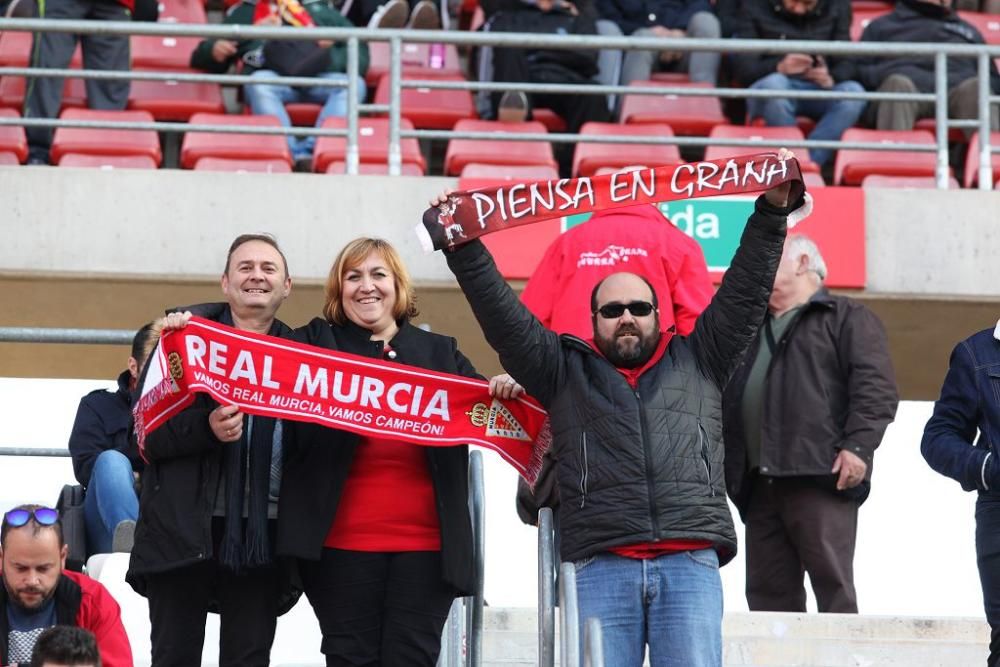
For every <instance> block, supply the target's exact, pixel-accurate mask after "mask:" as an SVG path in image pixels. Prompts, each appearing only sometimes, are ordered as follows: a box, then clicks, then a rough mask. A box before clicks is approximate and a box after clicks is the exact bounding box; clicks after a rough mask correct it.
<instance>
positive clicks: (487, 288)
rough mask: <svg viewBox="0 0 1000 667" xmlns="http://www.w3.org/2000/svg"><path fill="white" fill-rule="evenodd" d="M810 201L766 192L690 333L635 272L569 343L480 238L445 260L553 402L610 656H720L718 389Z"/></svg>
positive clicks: (560, 480)
mask: <svg viewBox="0 0 1000 667" xmlns="http://www.w3.org/2000/svg"><path fill="white" fill-rule="evenodd" d="M779 155H780V156H782V157H783V158H790V157H792V155H791V153H789V152H788V151H784V150H783V151H782V152H781V153H780V154H779ZM801 195H802V193H801V191H800V189H798V188H797V190H796V192H791V191H790V187H789V185H787V184H786V185H781V186H777V187H775V188H773V189H771V190H770V191H768V192H767V193H765V194H764V195H763V196H761V197H760V198H758V200H757V203H756V209H755V212H754V213H753V214H752V215H751V216H750V219H749V221H748V222H747V227H746V230H745V231H744V233H743V238H742V240H741V242H740V246H739V248H738V249H737V251H736V255H735V256H734V258H733V261H732V264H731V265H730V268H729V270H728V271H727V272H726V275H725V277H724V279H723V281H722V285H721V286H720V287H719V290H718V292H717V293H716V295H715V297H714V298H713V299H712V301H711V303H710V304H709V305H708V307H707V308H706V309H705V311H704V312H703V313H702V315H701V317H700V318H699V319H698V321H697V323H696V325H695V327H694V331H693V332H692V333H691V335H690V336H678V335H674V333H673V330H672V329H671V330H668V331H662V327H661V325H660V317H659V312H658V310H657V300H656V296H655V292H654V290H653V289H652V288H651V287H650V285H649V283H648V282H647V280H646V279H645V278H644V277H643V276H639V275H635V274H632V273H616V274H612V275H611V276H609V277H607V278H605V279H604V280H603V281H602V282H600V283H598V284H597V285H596V286H595V287H594V289H593V292H592V295H591V313H592V325H593V338H592V339H590V340H584V339H582V338H578V337H576V336H573V335H571V334H564V335H562V336H559V335H557V334H556V333H555V332H553V331H550V330H548V329H546V328H545V327H544V326H542V324H541V323H540V322H539V321H538V320H537V319H535V317H534V316H533V315H532V314H531V312H530V311H529V310H528V309H527V308H526V307H525V306H524V305H523V304H522V303H521V302H520V301H519V300H518V298H517V295H516V294H515V293H514V292H513V290H511V288H510V287H509V286H508V285H507V283H506V282H505V281H504V279H503V277H502V276H501V275H500V273H499V272H498V271H497V269H496V266H495V264H494V263H493V259H492V257H490V255H489V252H488V251H487V250H486V248H485V246H483V245H482V244H481V243H480V242H479V241H472V242H470V243H467V244H465V245H462V246H460V247H459V248H458V249H456V250H455V251H453V252H449V253H446V256H447V259H448V265H449V267H450V268H451V270H452V271H453V272H454V273H455V276H456V277H457V278H458V282H459V284H460V285H461V287H462V290H463V291H464V292H465V295H466V298H467V299H468V300H469V303H470V305H471V306H472V309H473V312H475V314H476V318H477V319H478V320H479V323H480V325H481V326H482V329H483V333H484V334H485V336H486V339H487V340H488V341H489V343H490V345H491V346H492V347H493V349H495V350H496V351H497V352H498V353H499V355H500V361H501V363H502V364H503V366H504V368H505V369H506V370H507V371H508V372H509V373H510V374H511V375H512V376H513V377H514V379H515V380H517V381H518V382H519V383H520V384H521V385H523V387H524V388H525V390H526V391H527V392H528V393H530V394H531V395H533V396H534V397H535V398H537V399H538V400H539V401H540V402H541V403H542V404H543V405H544V406H545V407H546V409H547V410H548V411H549V418H550V419H551V424H552V434H553V442H552V456H553V458H554V459H555V461H556V463H555V475H556V479H557V484H558V489H559V496H560V500H561V503H560V506H559V519H560V523H561V529H560V537H561V546H560V554H561V558H562V560H563V561H568V562H573V563H575V565H576V570H577V591H578V601H579V608H580V621H581V624H583V623H585V622H586V620H587V619H588V618H593V617H596V618H597V619H599V620H600V622H601V626H602V633H603V642H604V654H605V655H609V656H614V663H615V665H620V666H622V667H639V666H640V665H642V664H643V657H644V653H645V650H646V646H647V644H648V647H649V664H650V665H651V667H663V666H665V665H668V664H669V665H684V666H685V667H721V665H722V583H721V579H720V577H719V566H720V565H721V564H724V563H726V562H728V561H729V560H731V559H732V557H733V556H734V554H735V553H736V534H735V530H734V528H733V521H732V516H731V515H730V512H729V507H728V504H727V502H726V491H725V484H724V481H723V469H722V461H723V445H722V412H721V403H722V400H721V399H722V397H721V394H722V388H723V387H724V386H725V384H726V382H727V381H728V379H729V376H730V375H731V373H732V372H733V370H734V369H735V367H736V364H737V363H738V362H739V360H740V357H741V356H742V354H743V352H744V351H745V349H746V347H747V346H748V345H749V344H750V342H751V341H752V340H753V338H754V336H755V335H756V332H757V327H758V323H759V322H761V321H762V320H763V318H764V314H765V312H766V309H767V295H768V293H769V292H770V289H771V284H772V283H773V280H774V273H775V270H776V268H777V265H778V261H779V259H780V258H781V249H782V243H783V241H784V238H785V227H786V217H787V216H789V215H790V214H792V213H793V212H795V213H796V215H800V214H801V213H799V212H798V209H799V207H800V203H801V202H800V198H801ZM442 201H443V198H440V197H439V198H438V199H436V200H435V201H433V202H431V204H432V206H436V205H438V204H440V203H441V202H442ZM803 213H804V211H803ZM580 635H581V637H582V636H583V632H581V633H580Z"/></svg>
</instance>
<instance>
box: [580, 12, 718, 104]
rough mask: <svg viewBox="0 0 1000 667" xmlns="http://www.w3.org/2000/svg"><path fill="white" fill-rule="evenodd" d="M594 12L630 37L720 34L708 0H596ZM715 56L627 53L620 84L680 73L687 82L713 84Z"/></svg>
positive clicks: (716, 70) (710, 54)
mask: <svg viewBox="0 0 1000 667" xmlns="http://www.w3.org/2000/svg"><path fill="white" fill-rule="evenodd" d="M596 2H597V13H598V14H599V15H600V17H601V18H603V19H607V20H609V21H611V22H613V23H614V24H615V25H617V27H618V28H619V29H620V31H621V33H622V34H625V35H631V36H633V37H669V38H673V39H683V38H685V37H695V38H702V39H716V38H718V37H719V36H720V35H721V28H720V26H719V19H718V18H716V16H715V14H713V13H712V7H711V5H710V4H709V2H708V0H596ZM720 59H721V55H720V54H719V53H714V52H709V51H695V52H692V53H681V52H677V51H628V52H626V54H625V61H624V64H623V66H622V75H621V83H622V85H624V86H627V85H628V84H629V83H631V82H632V81H645V80H647V79H649V77H650V75H651V74H652V73H653V72H656V71H660V70H665V71H681V72H684V73H686V74H687V75H688V77H689V78H690V79H691V81H695V82H705V83H710V84H712V85H713V86H714V85H715V84H716V81H717V80H718V75H719V61H720Z"/></svg>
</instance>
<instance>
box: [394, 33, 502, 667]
mask: <svg viewBox="0 0 1000 667" xmlns="http://www.w3.org/2000/svg"><path fill="white" fill-rule="evenodd" d="M397 45H398V42H397ZM396 55H397V56H398V55H399V54H398V53H397V54H396ZM469 497H470V499H471V503H472V507H471V508H470V510H471V512H472V551H473V557H474V558H475V568H476V590H475V592H474V593H473V595H472V599H471V600H469V604H468V606H467V607H466V617H465V636H466V643H467V649H466V655H467V656H468V658H467V661H466V664H467V665H469V666H470V667H479V666H480V665H482V663H483V579H484V577H485V573H486V490H485V486H484V483H483V453H482V452H479V451H473V452H470V453H469Z"/></svg>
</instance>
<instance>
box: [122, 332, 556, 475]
mask: <svg viewBox="0 0 1000 667" xmlns="http://www.w3.org/2000/svg"><path fill="white" fill-rule="evenodd" d="M488 387H489V384H488V383H487V382H485V381H483V380H478V379H475V378H467V377H460V376H456V375H449V374H447V373H440V372H437V371H431V370H426V369H422V368H415V367H413V366H406V365H403V364H397V363H393V362H390V361H382V360H378V359H371V358H369V357H361V356H358V355H354V354H347V353H345V352H332V351H329V350H323V349H320V348H316V347H312V346H310V345H304V344H301V343H295V342H292V341H288V340H283V339H280V338H274V337H271V336H264V335H261V334H256V333H252V332H248V331H240V330H238V329H234V328H232V327H228V326H225V325H223V324H219V323H217V322H211V321H209V320H205V319H202V318H200V317H194V318H192V319H191V321H190V322H189V323H188V325H187V326H186V327H185V328H183V329H178V330H174V331H169V332H167V333H166V334H164V336H163V338H162V339H161V340H160V344H159V346H157V348H156V350H155V352H154V354H153V356H152V358H150V361H149V369H148V370H147V372H146V380H145V382H144V384H143V388H142V396H141V397H140V399H139V401H138V402H137V403H136V406H135V408H134V409H133V413H134V415H135V428H136V435H137V437H138V440H139V447H140V452H141V453H143V456H145V454H144V452H145V440H146V436H147V435H148V434H149V433H151V432H152V431H155V430H156V429H157V428H158V427H160V426H162V425H163V423H164V422H166V421H167V420H168V419H170V417H172V416H173V415H175V414H177V413H178V412H180V411H181V410H183V409H184V408H185V407H187V406H188V405H190V404H191V402H192V401H193V400H194V395H195V393H198V392H204V393H207V394H209V395H210V396H212V398H214V399H215V400H216V401H218V402H219V403H222V404H224V405H237V406H239V408H240V410H242V411H244V412H247V413H249V414H253V415H263V416H266V417H275V418H278V419H290V420H294V421H304V422H312V423H315V424H320V425H322V426H329V427H331V428H337V429H343V430H345V431H351V432H352V433H358V434H360V435H367V436H374V437H381V438H389V439H395V440H402V441H404V442H408V443H412V444H417V445H425V446H428V447H448V446H452V445H461V444H466V443H468V444H473V445H479V446H481V447H486V448H488V449H492V450H493V451H495V452H497V453H498V454H500V456H502V457H503V458H504V459H505V460H506V461H507V462H508V463H510V464H511V465H512V466H513V467H514V468H515V469H516V470H517V471H518V472H519V473H520V474H521V475H522V476H523V477H524V478H525V479H526V480H527V481H528V482H529V483H531V484H534V481H535V478H536V476H537V475H538V470H539V468H540V466H541V461H542V454H544V453H545V450H546V449H547V448H548V444H549V441H550V440H551V435H550V432H549V428H548V415H547V414H546V412H545V410H544V409H543V408H542V407H541V406H540V405H539V404H538V402H537V401H535V400H534V399H532V398H528V397H522V398H518V399H514V400H508V401H503V400H499V399H496V398H493V397H491V396H490V395H489V390H488Z"/></svg>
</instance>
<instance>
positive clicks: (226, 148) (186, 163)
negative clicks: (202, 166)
mask: <svg viewBox="0 0 1000 667" xmlns="http://www.w3.org/2000/svg"><path fill="white" fill-rule="evenodd" d="M189 122H190V123H191V124H192V125H249V126H252V127H281V123H279V122H278V119H277V118H275V117H274V116H234V115H228V114H211V113H196V114H194V115H193V116H191V119H190V121H189ZM204 157H221V158H228V159H232V160H282V161H284V162H287V163H288V165H289V166H291V164H292V154H291V151H290V150H289V148H288V139H287V137H285V136H284V135H280V134H228V133H226V134H223V133H213V132H187V133H186V134H185V135H184V140H183V141H182V142H181V167H182V168H184V169H192V168H194V165H195V164H196V163H197V162H198V160H200V159H201V158H204Z"/></svg>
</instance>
